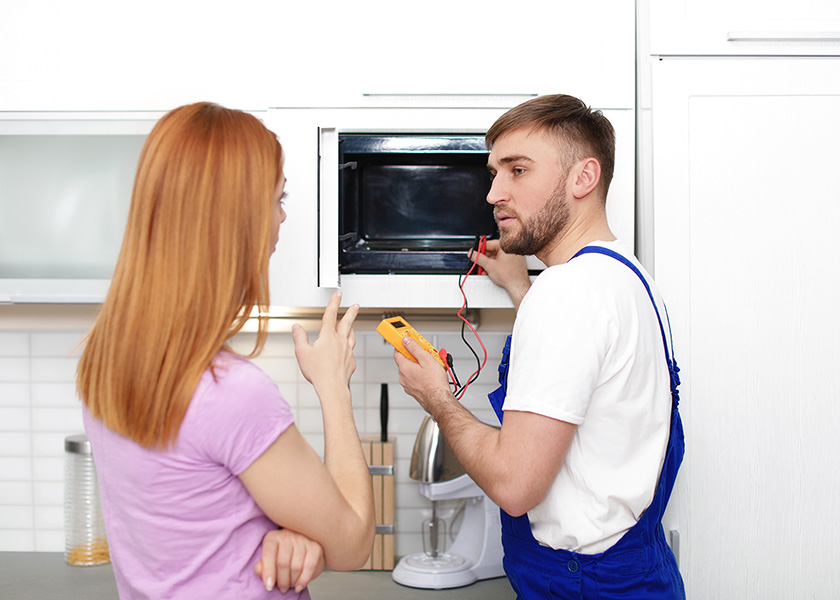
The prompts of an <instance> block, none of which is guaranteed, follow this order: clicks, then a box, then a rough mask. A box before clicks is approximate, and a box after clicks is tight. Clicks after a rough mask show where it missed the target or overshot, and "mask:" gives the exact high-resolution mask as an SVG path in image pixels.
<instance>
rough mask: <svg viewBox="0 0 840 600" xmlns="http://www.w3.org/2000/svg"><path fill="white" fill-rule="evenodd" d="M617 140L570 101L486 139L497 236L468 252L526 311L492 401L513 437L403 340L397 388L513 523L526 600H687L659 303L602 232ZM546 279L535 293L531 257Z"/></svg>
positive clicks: (502, 122)
mask: <svg viewBox="0 0 840 600" xmlns="http://www.w3.org/2000/svg"><path fill="white" fill-rule="evenodd" d="M614 138H615V134H614V131H613V128H612V125H611V124H610V123H609V121H608V120H607V119H606V118H605V117H604V116H603V115H602V114H601V113H600V112H599V111H592V110H590V109H589V108H587V107H586V105H585V104H583V103H582V102H581V101H580V100H578V99H576V98H573V97H570V96H563V95H557V96H543V97H538V98H535V99H533V100H530V101H528V102H526V103H524V104H522V105H520V106H518V107H515V108H513V109H511V110H510V111H508V112H507V113H505V114H504V115H503V116H502V117H500V118H499V120H498V121H497V122H496V123H495V124H494V125H493V126H492V127H491V128H490V130H489V131H488V133H487V137H486V139H487V144H488V148H490V150H491V151H490V157H489V161H488V167H489V169H490V172H491V174H492V175H493V185H492V187H491V189H490V193H489V194H488V196H487V201H488V202H490V203H491V204H493V205H494V212H495V217H496V221H497V223H498V225H499V233H500V239H499V241H497V242H488V245H487V251H486V254H485V255H473V256H472V258H473V260H474V261H475V262H477V263H478V265H480V266H481V267H483V268H484V269H485V270H486V272H487V274H488V275H489V276H490V278H491V279H492V280H493V281H494V282H495V283H496V284H498V285H500V286H502V287H503V288H504V289H505V290H506V291H507V292H508V294H509V295H510V298H511V300H512V301H513V304H514V306H515V307H516V309H517V315H516V321H515V324H514V328H513V334H512V339H511V338H508V344H507V346H506V348H505V353H504V356H503V362H502V365H501V366H500V368H499V372H500V383H501V384H502V386H501V387H500V388H499V389H498V390H496V392H494V393H493V394H491V397H490V399H491V403H492V404H493V406H494V409H496V413H497V415H498V416H499V419H500V420H501V421H502V426H501V428H499V429H497V428H495V427H491V426H488V425H486V424H484V423H482V422H480V421H479V420H477V419H476V418H475V417H474V416H473V415H472V414H471V413H470V412H469V411H467V410H466V409H465V408H463V407H462V406H461V405H460V404H459V403H458V402H457V400H456V399H455V398H454V396H453V395H452V393H451V392H450V390H449V385H448V381H447V378H446V375H445V373H444V371H443V370H442V369H440V367H439V365H438V363H437V362H436V361H435V360H434V359H433V358H432V357H431V356H430V355H429V354H428V353H426V352H423V351H422V349H421V348H420V346H419V345H418V344H417V343H415V342H413V341H411V340H410V339H409V338H405V345H406V347H407V348H408V350H409V351H410V352H411V354H412V355H413V356H414V357H415V358H416V359H417V361H418V362H416V363H415V362H413V361H410V360H408V359H407V358H405V357H403V356H402V355H401V354H400V353H398V352H395V360H396V361H397V364H398V366H399V369H400V383H401V384H402V385H403V387H404V388H405V390H406V392H407V393H409V394H410V395H412V396H413V397H414V398H415V399H417V401H418V402H419V403H420V404H421V405H422V406H423V408H425V409H426V411H427V412H429V413H430V414H431V415H432V417H433V418H434V419H435V421H436V422H437V423H438V425H439V426H440V428H441V431H442V432H443V434H444V436H445V438H446V440H447V442H448V444H449V446H450V447H451V449H452V451H453V452H454V453H455V455H456V457H457V458H458V460H459V462H460V463H461V465H462V466H463V467H464V468H465V470H466V471H467V473H469V475H470V476H471V477H472V478H473V479H474V480H475V482H476V483H477V484H478V485H479V486H481V488H482V489H483V490H484V491H485V492H486V493H487V494H488V495H489V496H490V498H492V499H493V500H494V501H495V502H496V503H497V504H498V505H499V507H500V508H501V509H502V513H501V518H502V542H503V545H504V549H505V559H504V562H505V571H506V573H507V575H508V578H509V579H510V581H511V584H512V586H513V588H514V590H515V591H516V594H517V597H518V598H528V599H530V598H547V597H562V598H684V597H685V592H684V590H683V583H682V579H681V577H680V574H679V570H678V569H677V565H676V561H675V558H674V555H673V553H672V552H671V550H670V549H669V547H668V545H667V544H666V542H665V537H664V533H663V530H662V525H661V518H662V513H663V512H664V510H665V506H666V505H667V502H668V498H669V496H670V493H671V490H672V487H673V483H674V478H675V477H676V473H677V470H678V469H679V465H680V462H681V460H682V456H683V453H684V442H683V434H682V425H681V423H680V418H679V412H678V411H677V402H678V395H677V390H676V386H677V384H678V383H679V379H678V377H677V371H678V369H677V367H676V364H675V362H674V361H673V360H672V358H671V357H672V356H673V355H672V352H671V344H670V328H669V326H668V321H667V318H666V313H665V309H664V303H663V302H662V298H661V296H660V294H659V292H658V290H657V289H656V285H655V284H654V282H653V280H652V278H651V277H650V275H648V274H647V273H646V272H645V270H644V269H643V268H642V266H641V265H640V264H639V263H638V261H637V260H636V259H635V258H634V257H633V254H632V252H631V251H630V250H629V249H628V248H626V247H625V246H624V245H622V244H621V242H620V241H618V240H616V238H615V236H614V235H613V234H612V232H611V231H610V228H609V225H608V223H607V217H606V209H605V206H606V197H607V191H608V189H609V184H610V180H611V179H612V173H613V165H614V154H615V149H614V148H615V139H614ZM528 254H534V255H536V256H537V258H539V259H540V260H541V261H542V262H543V263H545V265H546V267H547V268H546V269H545V270H544V271H543V272H542V273H541V274H540V275H539V276H538V277H537V278H536V279H535V281H534V282H533V284H531V282H530V280H529V277H528V273H527V271H526V268H525V261H524V258H523V256H522V255H528Z"/></svg>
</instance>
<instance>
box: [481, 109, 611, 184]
mask: <svg viewBox="0 0 840 600" xmlns="http://www.w3.org/2000/svg"><path fill="white" fill-rule="evenodd" d="M517 129H534V130H535V131H543V132H545V133H547V134H549V135H551V136H553V137H555V138H556V139H557V142H558V144H559V145H560V151H561V156H562V157H563V160H564V162H565V164H564V165H563V166H564V167H565V168H566V169H568V168H569V167H571V166H572V164H574V163H575V162H577V161H578V160H581V159H583V158H588V157H593V158H595V159H597V160H598V162H599V163H600V164H601V182H600V184H599V185H600V186H601V187H602V189H603V194H604V199H606V197H607V191H608V190H609V187H610V182H611V181H612V177H613V171H614V170H615V130H614V129H613V126H612V124H611V123H610V122H609V120H608V119H607V118H606V117H605V116H604V115H603V113H601V111H600V110H595V111H593V110H592V109H591V108H589V107H588V106H586V104H584V103H583V102H582V101H581V100H579V99H577V98H575V97H574V96H567V95H563V94H555V95H551V96H539V97H537V98H534V99H533V100H528V101H527V102H523V103H522V104H520V105H519V106H516V107H514V108H512V109H510V110H509V111H507V112H506V113H505V114H503V115H502V116H501V117H499V118H498V119H497V120H496V122H495V123H493V126H492V127H491V128H490V129H489V130H488V131H487V135H486V136H485V142H486V144H487V148H488V149H490V148H491V147H492V146H493V143H494V142H495V141H496V140H497V139H498V138H499V137H500V136H502V135H503V134H505V133H508V132H511V131H514V130H517Z"/></svg>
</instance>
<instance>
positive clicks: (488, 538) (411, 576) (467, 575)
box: [393, 416, 505, 589]
mask: <svg viewBox="0 0 840 600" xmlns="http://www.w3.org/2000/svg"><path fill="white" fill-rule="evenodd" d="M409 476H410V477H411V478H412V479H415V480H417V481H419V482H420V493H421V494H423V495H424V496H426V497H427V498H428V499H429V500H431V502H432V517H431V519H427V520H426V521H425V522H424V523H423V549H424V551H423V552H421V553H417V554H410V555H408V556H405V557H403V558H402V559H401V560H400V562H399V563H398V564H397V566H396V568H395V569H394V572H393V578H394V581H396V582H397V583H399V584H402V585H406V586H409V587H416V588H429V589H445V588H455V587H462V586H465V585H469V584H471V583H474V582H475V581H477V580H479V579H489V578H492V577H502V576H504V574H505V572H504V568H503V567H502V541H501V525H500V521H499V507H498V506H496V504H495V503H494V502H493V501H492V500H490V498H488V497H487V495H486V494H485V493H484V492H483V491H482V490H481V488H479V487H478V486H477V485H476V484H475V482H474V481H473V480H472V479H470V477H469V475H467V474H466V473H465V472H464V469H463V467H461V465H460V464H459V463H458V461H457V459H456V458H455V455H454V454H453V453H452V451H451V450H450V449H449V446H448V445H447V444H446V441H445V440H444V439H443V436H442V435H441V434H440V429H439V428H438V426H437V423H435V422H434V420H432V418H431V417H428V416H427V417H426V418H425V419H424V420H423V424H422V425H421V426H420V431H419V432H418V434H417V440H416V441H415V442H414V451H413V452H412V455H411V469H410V471H409ZM461 498H464V499H465V501H466V506H465V508H464V517H463V520H462V521H461V527H460V529H459V531H458V536H457V537H456V538H455V541H454V542H453V543H452V546H451V547H450V548H449V549H448V550H446V551H444V548H443V542H444V541H445V538H446V535H445V530H446V527H445V522H444V521H443V520H442V519H440V518H438V516H437V504H436V503H437V501H438V500H452V499H461Z"/></svg>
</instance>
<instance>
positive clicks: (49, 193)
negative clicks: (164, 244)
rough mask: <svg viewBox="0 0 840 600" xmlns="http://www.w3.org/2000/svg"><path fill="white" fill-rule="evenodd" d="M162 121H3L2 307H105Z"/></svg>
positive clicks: (134, 116) (95, 117)
mask: <svg viewBox="0 0 840 600" xmlns="http://www.w3.org/2000/svg"><path fill="white" fill-rule="evenodd" d="M160 116H162V115H161V114H157V113H131V114H126V113H106V114H105V113H98V114H97V113H2V114H0V302H47V303H52V302H81V303H87V302H101V301H102V300H103V299H104V297H105V294H106V292H107V290H108V284H109V280H110V277H111V274H112V272H113V269H114V265H115V264H116V259H117V256H118V254H119V249H120V246H121V244H122V237H123V232H124V229H125V220H126V217H127V215H128V208H129V205H130V202H131V190H132V186H133V183H134V175H135V172H136V170H137V161H138V159H139V157H140V151H141V149H142V146H143V143H144V141H145V139H146V135H147V134H148V133H149V131H150V130H151V128H152V127H153V126H154V123H155V122H156V120H157V119H158V118H160Z"/></svg>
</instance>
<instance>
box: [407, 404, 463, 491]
mask: <svg viewBox="0 0 840 600" xmlns="http://www.w3.org/2000/svg"><path fill="white" fill-rule="evenodd" d="M463 474H464V468H463V467H462V466H461V463H459V462H458V460H457V459H456V458H455V455H454V454H453V453H452V450H450V449H449V446H448V445H447V443H446V440H445V439H444V438H443V435H441V433H440V428H439V427H438V425H437V423H435V421H434V419H432V418H431V417H429V416H426V418H425V419H423V424H422V425H421V426H420V431H418V432H417V439H416V440H415V441H414V451H413V452H412V453H411V468H410V469H409V472H408V476H409V477H411V478H412V479H414V480H416V481H419V482H421V483H438V482H440V481H449V480H450V479H455V478H456V477H458V476H460V475H463Z"/></svg>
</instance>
